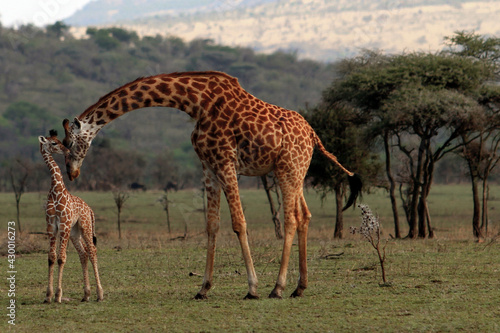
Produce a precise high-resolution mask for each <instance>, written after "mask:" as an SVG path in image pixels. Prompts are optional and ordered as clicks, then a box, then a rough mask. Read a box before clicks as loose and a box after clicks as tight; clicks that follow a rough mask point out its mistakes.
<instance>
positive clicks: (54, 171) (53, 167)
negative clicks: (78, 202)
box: [42, 151, 66, 191]
mask: <svg viewBox="0 0 500 333" xmlns="http://www.w3.org/2000/svg"><path fill="white" fill-rule="evenodd" d="M42 155H43V160H44V161H45V164H47V166H48V167H49V171H50V179H51V191H66V186H65V185H64V181H63V177H62V174H61V169H59V166H58V165H57V163H56V161H54V158H53V157H52V154H50V153H49V152H47V151H44V152H43V153H42Z"/></svg>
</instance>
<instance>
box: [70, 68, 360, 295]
mask: <svg viewBox="0 0 500 333" xmlns="http://www.w3.org/2000/svg"><path fill="white" fill-rule="evenodd" d="M154 106H163V107H172V108H176V109H180V110H182V111H184V112H186V113H187V114H188V115H189V116H191V117H192V118H193V119H195V120H196V126H195V129H194V131H193V133H192V135H191V141H192V144H193V146H194V149H195V151H196V153H197V154H198V157H199V158H200V160H201V163H202V165H203V172H204V182H205V186H206V192H207V199H208V211H207V226H206V228H207V234H208V244H207V248H208V249H207V258H206V267H205V275H204V278H203V284H202V287H201V289H200V291H199V292H198V293H197V294H196V296H195V298H197V299H205V298H207V292H208V290H209V289H210V288H211V287H212V281H213V280H212V277H213V268H214V256H215V246H216V236H217V232H218V230H219V223H220V193H221V190H222V191H224V193H225V196H226V199H227V202H228V205H229V210H230V213H231V220H232V227H233V230H234V232H235V233H236V235H237V237H238V240H239V242H240V246H241V250H242V253H243V258H244V261H245V266H246V270H247V276H248V285H249V290H248V294H247V295H246V296H245V298H250V299H252V298H258V294H257V276H256V274H255V269H254V265H253V262H252V257H251V255H250V247H249V246H248V238H247V225H246V221H245V217H244V215H243V209H242V206H241V201H240V195H239V190H238V179H237V176H238V175H245V176H261V175H265V174H267V173H269V172H271V171H274V173H275V175H276V177H277V178H278V180H279V186H280V188H281V191H282V194H283V204H284V220H285V222H284V224H285V237H284V245H283V253H282V260H281V266H280V270H279V275H278V279H277V282H276V286H275V287H274V289H273V291H272V292H271V294H270V295H269V297H274V298H281V297H282V291H283V290H284V288H285V284H286V274H287V268H288V261H289V257H290V251H291V247H292V241H293V238H294V236H295V232H296V231H297V234H298V242H299V271H300V277H299V282H298V286H297V288H296V289H295V291H294V292H293V294H292V296H294V297H295V296H302V293H303V291H304V289H306V287H307V258H306V249H307V230H308V225H309V221H310V219H311V214H310V211H309V209H308V208H307V205H306V201H305V199H304V194H303V183H304V178H305V176H306V172H307V169H308V168H309V164H310V162H311V157H312V154H313V149H314V147H317V148H318V149H319V151H320V152H321V153H323V154H325V155H326V156H327V157H328V158H329V159H331V160H332V161H333V162H334V163H335V164H337V165H338V166H339V167H340V168H341V169H342V170H343V171H345V172H346V173H347V174H348V175H349V180H350V189H351V194H350V197H349V199H348V202H347V204H346V207H345V208H347V207H349V206H350V205H352V203H353V202H354V201H355V199H356V197H357V195H358V193H359V191H360V189H361V182H360V180H359V178H358V177H357V176H356V175H355V174H354V173H352V172H350V171H348V170H347V169H346V168H344V167H343V166H342V165H341V164H340V163H339V162H338V161H337V158H336V157H335V156H334V155H332V154H330V153H329V152H327V151H326V150H325V148H324V147H323V145H322V143H321V141H320V139H319V138H318V136H317V135H316V133H315V132H314V130H313V129H312V128H311V126H310V125H309V124H308V123H307V121H306V120H305V119H304V118H303V117H302V116H301V115H300V114H298V113H297V112H295V111H290V110H286V109H283V108H281V107H278V106H275V105H271V104H268V103H266V102H263V101H261V100H259V99H258V98H256V97H254V96H252V95H251V94H249V93H248V92H246V91H245V90H244V89H243V88H241V86H240V85H239V83H238V80H237V79H236V78H234V77H231V76H229V75H227V74H224V73H221V72H184V73H172V74H160V75H156V76H150V77H145V78H139V79H137V80H135V81H132V82H130V83H127V84H125V85H123V86H121V87H119V88H117V89H115V90H113V91H111V92H110V93H108V94H107V95H105V96H103V97H101V98H100V99H99V101H97V103H95V104H94V105H92V106H90V107H89V108H88V109H87V110H85V111H84V112H83V113H82V114H81V115H80V116H78V117H77V118H75V119H74V121H73V122H72V123H70V122H69V120H68V119H65V120H64V121H63V126H64V129H65V131H66V137H65V138H64V144H65V145H66V147H68V148H69V149H70V151H71V154H70V156H69V158H68V159H67V164H66V168H67V172H68V176H69V178H70V180H73V179H75V178H76V177H78V175H79V174H80V167H81V165H82V162H83V159H84V158H85V155H86V153H87V150H88V148H89V146H90V144H91V142H92V139H93V138H94V137H95V136H96V134H97V133H98V132H99V130H100V129H101V128H102V127H103V126H105V125H106V124H107V123H109V122H110V121H112V120H114V119H116V118H118V117H120V116H121V115H123V114H125V113H127V112H130V111H133V110H136V109H139V108H144V107H154ZM345 208H344V209H345Z"/></svg>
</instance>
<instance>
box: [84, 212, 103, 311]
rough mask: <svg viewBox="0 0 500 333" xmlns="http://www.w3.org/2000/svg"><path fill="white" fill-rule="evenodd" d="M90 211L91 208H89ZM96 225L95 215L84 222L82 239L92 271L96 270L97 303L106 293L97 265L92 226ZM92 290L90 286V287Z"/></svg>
mask: <svg viewBox="0 0 500 333" xmlns="http://www.w3.org/2000/svg"><path fill="white" fill-rule="evenodd" d="M89 209H90V208H89ZM94 223H95V221H94V215H93V214H91V216H90V221H89V220H88V219H86V220H82V237H83V242H82V243H83V244H84V245H85V248H86V251H87V256H88V258H89V259H90V263H91V264H92V269H93V270H94V277H95V281H96V293H97V301H98V302H99V301H102V300H103V298H104V292H103V289H102V285H101V279H100V277H99V268H98V265H97V248H96V246H95V244H96V242H95V236H94V234H93V228H92V225H93V224H94ZM89 289H90V286H89Z"/></svg>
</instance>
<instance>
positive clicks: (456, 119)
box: [383, 87, 482, 238]
mask: <svg viewBox="0 0 500 333" xmlns="http://www.w3.org/2000/svg"><path fill="white" fill-rule="evenodd" d="M383 110H386V112H387V114H388V115H389V116H390V118H392V120H393V124H394V126H396V127H399V128H400V131H399V133H405V134H406V135H404V136H403V135H398V143H397V145H398V148H399V149H400V150H401V151H402V152H403V153H404V155H405V156H406V158H407V161H406V163H407V165H408V170H409V173H410V184H409V186H410V191H408V194H409V196H408V198H407V201H408V204H409V205H408V207H407V208H408V217H409V219H408V223H409V227H410V230H409V234H408V237H410V238H414V237H416V235H417V226H418V236H419V237H422V238H425V237H426V236H427V235H428V236H429V237H430V238H432V237H433V236H434V233H433V229H432V226H431V217H430V212H429V207H428V205H427V197H428V195H429V193H430V189H431V185H432V182H433V176H434V170H435V165H436V163H437V161H439V160H440V159H441V158H443V156H445V155H446V154H447V153H449V152H451V151H453V150H454V149H456V148H457V147H458V145H460V143H459V142H457V141H456V140H455V139H457V138H458V137H459V134H460V133H463V132H466V131H467V130H468V129H469V128H471V127H472V126H473V124H474V123H476V122H478V120H480V119H481V111H482V109H481V108H480V106H479V105H478V104H477V102H476V101H474V100H473V99H471V98H469V97H467V96H464V95H463V94H461V93H459V92H456V91H452V90H447V89H439V90H434V89H429V88H423V87H420V88H415V87H403V88H402V89H398V90H397V91H395V92H394V93H393V94H392V95H391V96H390V97H389V99H388V100H387V101H386V103H385V104H384V106H383ZM438 135H439V136H441V140H439V141H438V140H437V137H438ZM417 224H418V225H417Z"/></svg>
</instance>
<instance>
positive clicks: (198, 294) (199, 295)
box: [194, 293, 208, 299]
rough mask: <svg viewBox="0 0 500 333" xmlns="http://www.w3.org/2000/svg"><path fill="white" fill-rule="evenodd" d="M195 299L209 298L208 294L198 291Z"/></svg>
mask: <svg viewBox="0 0 500 333" xmlns="http://www.w3.org/2000/svg"><path fill="white" fill-rule="evenodd" d="M194 299H208V297H207V295H204V294H200V293H197V294H196V296H195V297H194Z"/></svg>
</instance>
